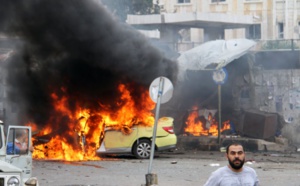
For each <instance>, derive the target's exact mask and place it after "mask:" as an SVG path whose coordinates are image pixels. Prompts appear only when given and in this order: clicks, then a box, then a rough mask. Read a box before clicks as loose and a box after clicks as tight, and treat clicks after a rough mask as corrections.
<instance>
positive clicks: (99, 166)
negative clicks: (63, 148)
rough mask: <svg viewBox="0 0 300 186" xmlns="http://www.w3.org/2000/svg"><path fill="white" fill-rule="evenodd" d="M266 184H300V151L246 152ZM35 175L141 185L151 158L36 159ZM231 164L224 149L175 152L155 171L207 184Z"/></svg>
mask: <svg viewBox="0 0 300 186" xmlns="http://www.w3.org/2000/svg"><path fill="white" fill-rule="evenodd" d="M246 155H247V156H246V165H247V166H250V167H253V168H254V169H255V170H256V171H257V174H258V176H259V180H260V185H264V186H269V185H272V186H283V185H289V186H300V181H299V180H300V153H297V152H293V153H291V152H287V153H270V152H268V153H267V152H266V153H263V152H259V153H252V152H247V154H246ZM33 164H34V168H33V176H36V177H38V179H39V183H40V185H41V186H141V185H143V184H145V183H146V178H145V177H146V174H148V168H149V160H139V159H135V158H134V157H133V156H124V155H123V156H111V157H107V158H104V159H102V160H101V161H80V162H65V161H60V160H34V163H33ZM225 165H227V160H226V158H225V156H224V153H223V152H218V151H184V152H179V151H173V152H165V153H159V154H156V155H155V158H154V160H153V164H152V166H151V170H152V171H151V173H153V174H156V175H157V183H158V184H157V185H161V186H183V185H184V186H196V185H197V186H198V185H203V184H204V183H205V181H206V179H207V178H208V177H209V175H210V173H211V172H212V171H214V170H216V169H217V168H219V167H221V166H225Z"/></svg>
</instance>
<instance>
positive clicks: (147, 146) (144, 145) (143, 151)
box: [133, 139, 151, 159]
mask: <svg viewBox="0 0 300 186" xmlns="http://www.w3.org/2000/svg"><path fill="white" fill-rule="evenodd" d="M150 154H151V141H150V140H147V139H142V140H138V141H137V142H136V143H135V145H134V146H133V155H134V156H135V157H136V158H138V159H149V158H150Z"/></svg>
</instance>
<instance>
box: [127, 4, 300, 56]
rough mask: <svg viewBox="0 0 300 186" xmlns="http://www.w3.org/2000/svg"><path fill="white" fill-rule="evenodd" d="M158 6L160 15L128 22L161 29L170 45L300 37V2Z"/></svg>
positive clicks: (161, 34) (133, 18)
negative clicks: (223, 40)
mask: <svg viewBox="0 0 300 186" xmlns="http://www.w3.org/2000/svg"><path fill="white" fill-rule="evenodd" d="M154 3H159V4H158V5H159V6H160V8H161V13H160V15H129V16H128V19H127V22H128V23H129V24H131V25H133V26H137V27H139V28H142V29H147V30H149V29H150V30H151V29H158V30H159V31H160V39H161V40H163V41H166V42H177V41H179V43H180V42H185V43H188V42H193V43H202V42H205V41H209V40H215V39H232V38H249V39H256V40H278V39H285V40H286V39H289V40H290V39H299V38H300V0H159V2H156V1H155V2H154ZM188 48H190V47H188ZM185 49H186V48H182V49H180V48H179V50H185Z"/></svg>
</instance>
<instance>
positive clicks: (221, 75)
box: [213, 68, 228, 85]
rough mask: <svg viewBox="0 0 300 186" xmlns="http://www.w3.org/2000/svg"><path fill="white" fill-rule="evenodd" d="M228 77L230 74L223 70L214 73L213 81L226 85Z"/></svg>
mask: <svg viewBox="0 0 300 186" xmlns="http://www.w3.org/2000/svg"><path fill="white" fill-rule="evenodd" d="M227 76H228V74H227V70H226V69H225V68H221V69H219V70H216V71H214V72H213V80H214V82H215V83H217V84H218V85H222V84H224V83H225V82H226V80H227Z"/></svg>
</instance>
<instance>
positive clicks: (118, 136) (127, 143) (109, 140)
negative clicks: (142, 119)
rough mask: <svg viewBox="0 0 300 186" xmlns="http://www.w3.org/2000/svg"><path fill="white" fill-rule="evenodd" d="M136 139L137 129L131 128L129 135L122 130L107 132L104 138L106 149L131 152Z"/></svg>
mask: <svg viewBox="0 0 300 186" xmlns="http://www.w3.org/2000/svg"><path fill="white" fill-rule="evenodd" d="M136 138H137V127H133V128H131V132H130V133H127V134H126V133H124V132H122V131H121V130H114V129H111V130H107V131H105V136H104V144H105V148H106V150H108V151H115V150H116V151H124V152H125V151H130V150H131V145H132V143H133V142H134V141H135V140H136Z"/></svg>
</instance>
